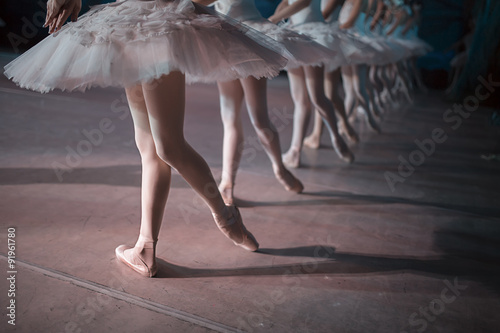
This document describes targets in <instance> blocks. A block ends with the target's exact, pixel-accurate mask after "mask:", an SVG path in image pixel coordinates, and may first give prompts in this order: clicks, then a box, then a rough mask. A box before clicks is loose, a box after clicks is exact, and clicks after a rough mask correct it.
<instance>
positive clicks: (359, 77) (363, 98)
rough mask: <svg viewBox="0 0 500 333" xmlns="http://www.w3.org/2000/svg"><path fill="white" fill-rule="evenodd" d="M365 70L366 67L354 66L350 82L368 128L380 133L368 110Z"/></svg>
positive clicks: (368, 99) (368, 98)
mask: <svg viewBox="0 0 500 333" xmlns="http://www.w3.org/2000/svg"><path fill="white" fill-rule="evenodd" d="M366 68H367V66H366V65H356V66H355V67H354V69H353V75H352V78H353V80H352V82H353V86H354V90H355V91H356V96H357V98H358V103H359V105H360V106H361V110H362V111H363V114H364V116H365V119H366V122H367V123H368V126H370V128H371V129H373V130H374V131H375V132H377V133H380V128H379V126H378V124H377V121H376V120H375V118H374V117H373V113H372V111H371V109H370V96H369V95H368V92H367V90H366V81H367V79H368V78H367V72H366Z"/></svg>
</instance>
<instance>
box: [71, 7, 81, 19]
mask: <svg viewBox="0 0 500 333" xmlns="http://www.w3.org/2000/svg"><path fill="white" fill-rule="evenodd" d="M80 9H81V7H80V6H78V5H75V6H74V7H73V12H72V13H71V21H73V22H76V20H78V13H80Z"/></svg>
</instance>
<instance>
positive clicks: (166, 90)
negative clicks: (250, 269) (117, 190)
mask: <svg viewBox="0 0 500 333" xmlns="http://www.w3.org/2000/svg"><path fill="white" fill-rule="evenodd" d="M184 89H185V83H184V75H183V74H182V73H180V72H171V73H170V74H168V75H165V76H162V77H161V78H160V79H158V80H155V81H153V82H151V83H148V84H142V86H141V87H136V88H133V89H127V98H128V100H129V102H130V105H131V109H132V115H133V120H134V128H135V131H136V140H137V143H138V148H139V151H140V153H141V159H142V161H143V163H145V164H144V165H143V167H144V169H143V170H144V171H145V172H144V174H143V181H144V183H143V188H142V193H141V196H142V213H141V230H140V236H139V239H138V241H137V243H136V245H135V246H134V247H133V248H128V247H127V246H125V245H121V246H119V247H118V248H117V249H116V251H115V252H116V256H117V258H118V259H119V260H120V261H122V262H123V263H125V264H126V265H128V266H129V267H131V268H132V269H134V270H135V271H136V272H138V273H140V274H141V275H144V276H148V277H152V276H154V275H155V274H156V270H157V268H156V260H155V247H156V241H157V239H158V233H159V229H160V226H161V220H162V217H163V210H164V207H165V203H166V200H167V196H168V190H169V184H170V170H171V168H172V167H173V168H175V169H176V170H178V171H179V173H180V174H181V175H182V176H183V177H184V179H185V180H186V181H187V182H188V183H189V184H190V185H191V187H192V188H193V189H194V190H195V191H196V192H197V193H198V194H199V195H200V196H201V197H202V199H203V200H204V201H205V202H206V203H207V205H208V206H209V208H210V210H211V211H212V214H213V215H214V219H215V222H216V224H217V226H218V227H219V229H220V230H221V231H222V232H223V233H224V235H225V236H226V237H228V238H230V239H231V240H232V241H233V242H234V243H235V244H237V245H239V246H241V247H243V248H245V249H247V250H251V251H255V250H256V249H257V248H258V244H257V242H256V241H255V239H254V238H253V235H252V234H250V233H249V232H248V231H247V230H246V229H245V227H244V226H243V224H242V221H241V216H240V215H239V212H238V210H237V209H236V208H235V207H233V206H231V207H226V205H225V204H224V201H223V200H222V197H221V195H220V193H219V191H218V190H217V185H216V184H215V181H214V179H213V176H212V173H211V172H210V169H209V167H208V165H207V164H206V162H205V160H203V158H202V157H201V156H200V155H199V154H198V153H196V152H195V151H194V149H193V148H192V147H191V146H189V144H188V143H187V142H186V141H185V140H184V129H183V126H184ZM155 153H156V156H155ZM162 163H163V165H162Z"/></svg>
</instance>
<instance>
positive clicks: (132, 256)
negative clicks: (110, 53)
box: [117, 85, 171, 277]
mask: <svg viewBox="0 0 500 333" xmlns="http://www.w3.org/2000/svg"><path fill="white" fill-rule="evenodd" d="M126 93H127V99H128V103H129V107H130V112H131V114H132V119H133V121H134V132H135V141H136V144H137V148H138V149H139V153H140V155H141V163H142V186H141V227H140V232H139V239H138V240H137V242H136V244H135V246H134V247H133V248H131V249H130V248H127V247H124V246H122V247H121V248H120V247H119V249H120V250H118V249H117V254H118V253H120V255H122V256H125V257H126V259H127V260H126V261H125V262H128V263H130V264H131V265H134V266H135V267H137V268H138V269H139V270H140V272H141V274H142V275H145V276H149V277H152V276H154V275H155V274H156V271H157V266H156V253H155V249H156V241H157V240H158V234H159V232H160V226H161V222H162V219H163V212H164V210H165V204H166V202H167V197H168V192H169V189H170V175H171V168H170V166H169V165H168V164H166V163H165V162H164V161H162V160H161V159H160V158H159V157H158V155H157V154H156V146H155V143H154V141H153V136H152V134H151V129H150V127H149V116H148V112H147V108H146V104H145V102H144V98H143V91H142V86H141V85H138V86H136V87H134V88H128V89H126ZM142 263H144V265H143V264H142Z"/></svg>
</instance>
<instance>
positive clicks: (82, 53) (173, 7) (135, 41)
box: [5, 0, 287, 92]
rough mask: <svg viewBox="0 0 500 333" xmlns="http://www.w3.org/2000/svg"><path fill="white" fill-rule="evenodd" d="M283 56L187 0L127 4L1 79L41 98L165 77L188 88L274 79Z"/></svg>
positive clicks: (89, 17) (81, 24)
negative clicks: (175, 74) (182, 79)
mask: <svg viewBox="0 0 500 333" xmlns="http://www.w3.org/2000/svg"><path fill="white" fill-rule="evenodd" d="M285 52H286V51H285V50H284V49H283V47H282V46H281V45H279V43H277V42H275V41H274V40H272V39H271V38H268V37H265V36H263V35H262V34H260V33H258V32H256V31H254V30H253V29H250V28H247V27H245V26H243V25H241V24H239V23H237V22H235V21H231V20H228V19H227V18H223V17H222V16H221V15H216V14H215V11H212V10H209V9H207V8H206V7H204V6H199V5H196V4H193V3H192V2H191V1H188V0H173V1H166V0H153V1H148V0H146V1H139V0H126V1H122V2H116V3H113V4H108V5H101V6H96V7H93V9H91V11H90V12H88V13H87V14H85V15H83V16H82V17H80V18H79V20H78V22H74V23H69V24H67V25H65V26H64V27H63V28H62V29H61V30H60V31H59V32H58V33H56V34H54V35H52V36H49V37H47V38H45V39H44V40H43V41H42V42H40V43H39V44H37V45H36V46H35V47H33V48H32V49H30V50H29V51H27V52H25V53H24V54H23V55H21V56H20V57H18V58H17V59H15V60H14V61H13V62H11V63H10V64H8V65H7V66H5V75H6V76H7V77H9V78H11V79H12V80H13V81H14V82H16V83H17V84H18V85H19V86H21V87H24V88H28V89H32V90H36V91H40V92H48V91H50V90H53V89H55V88H59V89H62V90H68V91H72V90H80V91H84V90H86V89H88V88H90V87H92V86H100V87H107V86H122V87H129V86H133V85H136V84H138V83H141V82H147V81H151V80H153V79H156V78H159V77H161V76H162V75H165V74H168V73H170V72H171V71H181V72H183V73H184V74H185V75H186V82H187V83H191V82H214V81H228V80H233V79H236V78H244V77H248V76H255V77H258V78H259V77H272V76H275V75H277V74H278V73H279V70H280V69H282V68H283V67H284V66H285V64H286V62H287V60H286V58H284V57H283V56H282V54H284V53H285Z"/></svg>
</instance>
